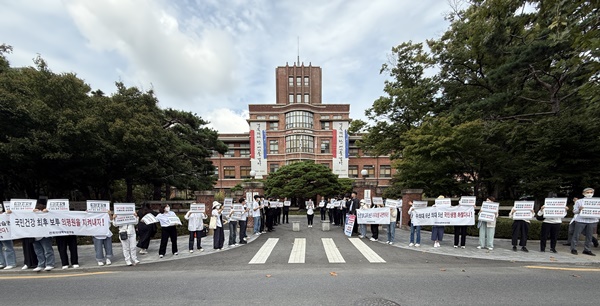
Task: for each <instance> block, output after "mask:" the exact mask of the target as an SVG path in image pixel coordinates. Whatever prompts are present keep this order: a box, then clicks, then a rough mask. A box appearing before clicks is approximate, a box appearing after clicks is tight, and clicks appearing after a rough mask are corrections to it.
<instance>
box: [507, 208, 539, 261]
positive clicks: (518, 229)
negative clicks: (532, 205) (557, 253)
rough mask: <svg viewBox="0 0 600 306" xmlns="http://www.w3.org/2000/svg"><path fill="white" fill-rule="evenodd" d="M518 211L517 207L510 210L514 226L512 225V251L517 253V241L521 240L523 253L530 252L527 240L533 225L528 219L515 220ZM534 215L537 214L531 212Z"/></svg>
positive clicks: (509, 215)
mask: <svg viewBox="0 0 600 306" xmlns="http://www.w3.org/2000/svg"><path fill="white" fill-rule="evenodd" d="M518 211H521V210H518V209H517V208H516V207H513V208H512V209H511V210H510V213H509V214H508V217H509V218H512V219H513V224H512V246H513V247H512V250H513V251H515V252H516V251H517V240H519V238H520V241H519V246H520V247H521V251H523V252H529V250H528V249H527V238H528V237H529V225H530V224H531V221H529V220H528V219H515V218H516V215H517V213H516V212H518ZM530 211H531V213H532V215H533V214H535V212H534V211H533V209H531V210H530Z"/></svg>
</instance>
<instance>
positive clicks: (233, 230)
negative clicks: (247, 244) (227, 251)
mask: <svg viewBox="0 0 600 306" xmlns="http://www.w3.org/2000/svg"><path fill="white" fill-rule="evenodd" d="M234 213H235V212H234V211H233V209H232V210H231V211H229V214H228V215H227V216H226V218H227V225H228V226H229V243H228V246H229V247H232V246H235V245H239V244H238V243H237V242H236V239H237V226H238V222H237V220H236V219H234V217H233V214H234Z"/></svg>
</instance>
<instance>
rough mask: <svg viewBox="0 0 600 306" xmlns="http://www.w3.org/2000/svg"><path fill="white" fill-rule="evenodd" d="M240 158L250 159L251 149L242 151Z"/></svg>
mask: <svg viewBox="0 0 600 306" xmlns="http://www.w3.org/2000/svg"><path fill="white" fill-rule="evenodd" d="M240 157H250V149H241V150H240Z"/></svg>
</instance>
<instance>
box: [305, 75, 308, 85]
mask: <svg viewBox="0 0 600 306" xmlns="http://www.w3.org/2000/svg"><path fill="white" fill-rule="evenodd" d="M304 86H308V77H307V76H305V77H304Z"/></svg>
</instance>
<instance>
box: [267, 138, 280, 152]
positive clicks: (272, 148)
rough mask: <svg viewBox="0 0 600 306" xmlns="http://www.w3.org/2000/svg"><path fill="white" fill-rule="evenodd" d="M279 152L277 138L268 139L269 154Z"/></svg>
mask: <svg viewBox="0 0 600 306" xmlns="http://www.w3.org/2000/svg"><path fill="white" fill-rule="evenodd" d="M278 153H279V142H278V141H277V140H269V154H278Z"/></svg>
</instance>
